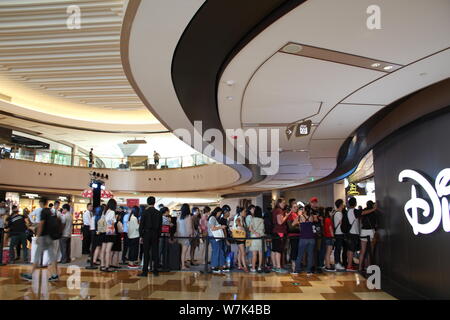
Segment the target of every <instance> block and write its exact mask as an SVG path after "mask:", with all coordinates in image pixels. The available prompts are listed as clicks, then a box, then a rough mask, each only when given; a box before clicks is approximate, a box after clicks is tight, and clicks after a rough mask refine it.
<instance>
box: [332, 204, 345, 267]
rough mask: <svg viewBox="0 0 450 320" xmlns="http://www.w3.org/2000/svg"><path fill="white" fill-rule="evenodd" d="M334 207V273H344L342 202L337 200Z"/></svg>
mask: <svg viewBox="0 0 450 320" xmlns="http://www.w3.org/2000/svg"><path fill="white" fill-rule="evenodd" d="M334 205H335V206H336V212H335V213H334V215H333V225H334V238H335V244H334V246H335V249H334V263H335V268H336V271H345V267H344V266H343V265H342V259H341V252H342V248H343V246H344V244H345V242H344V233H343V232H342V230H341V224H342V216H343V215H342V211H343V210H344V209H345V203H344V200H342V199H338V200H336V202H335V203H334Z"/></svg>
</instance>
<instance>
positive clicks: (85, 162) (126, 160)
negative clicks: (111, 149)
mask: <svg viewBox="0 0 450 320" xmlns="http://www.w3.org/2000/svg"><path fill="white" fill-rule="evenodd" d="M0 156H1V158H3V159H5V158H6V159H16V160H26V161H34V162H40V163H50V164H57V165H63V166H73V167H86V168H100V169H101V168H104V169H122V170H154V169H172V168H187V167H195V166H201V165H206V164H212V163H216V161H214V160H213V159H211V158H209V157H207V156H205V155H203V154H201V153H195V154H192V155H188V156H180V157H170V158H160V159H159V161H156V162H155V159H154V158H152V157H148V156H145V155H143V156H139V155H134V156H128V157H122V158H111V157H100V156H94V162H93V163H92V164H91V163H90V162H89V156H88V155H72V154H67V153H62V152H59V151H56V150H53V151H49V150H41V149H32V148H24V147H21V146H14V145H8V146H6V147H3V148H2V149H1V153H0Z"/></svg>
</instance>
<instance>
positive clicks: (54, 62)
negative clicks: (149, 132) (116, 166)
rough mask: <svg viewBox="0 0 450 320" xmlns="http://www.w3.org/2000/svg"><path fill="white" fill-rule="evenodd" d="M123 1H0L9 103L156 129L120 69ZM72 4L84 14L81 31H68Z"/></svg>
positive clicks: (1, 71)
mask: <svg viewBox="0 0 450 320" xmlns="http://www.w3.org/2000/svg"><path fill="white" fill-rule="evenodd" d="M127 2H128V1H125V0H84V1H67V0H53V1H29V0H14V1H0V81H1V82H2V85H3V86H2V88H0V90H2V92H4V91H5V92H8V94H10V95H11V97H12V103H13V104H16V105H20V106H25V107H26V108H29V109H33V110H35V111H38V112H42V113H43V114H51V115H52V116H59V117H63V118H69V119H78V120H85V121H93V120H94V118H100V117H102V118H104V119H109V120H110V121H114V123H121V122H120V119H122V120H125V119H126V121H124V122H123V123H142V122H144V123H157V120H156V119H155V118H154V117H153V116H152V115H151V114H150V113H149V112H148V109H147V108H146V107H145V106H144V104H143V103H142V102H141V100H140V98H139V97H138V96H137V95H136V94H135V92H134V90H133V89H132V87H131V85H130V84H129V83H128V81H127V78H126V76H125V74H124V71H123V68H122V60H121V55H120V36H121V28H122V22H123V14H124V10H125V9H126V5H127ZM69 5H77V6H78V7H79V9H80V11H81V18H80V23H81V25H80V28H78V29H76V28H72V29H70V28H68V26H67V22H68V21H69V20H68V17H69V14H68V13H67V8H68V6H69ZM118 84H119V85H120V89H119V88H117V85H118ZM96 86H97V88H96ZM99 86H100V88H98V87H99ZM68 89H70V90H68ZM92 102H94V103H92ZM121 102H122V103H121ZM117 103H120V105H117ZM127 104H129V105H127ZM105 110H108V111H109V112H107V113H105ZM124 113H126V116H127V118H124V117H123V114H124ZM101 114H103V116H100V115H101ZM119 114H121V115H122V116H121V117H120V116H119ZM144 118H147V119H146V120H143V119H144ZM113 119H114V120H113Z"/></svg>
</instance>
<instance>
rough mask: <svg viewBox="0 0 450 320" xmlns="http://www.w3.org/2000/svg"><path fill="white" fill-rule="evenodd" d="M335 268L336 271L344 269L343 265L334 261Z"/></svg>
mask: <svg viewBox="0 0 450 320" xmlns="http://www.w3.org/2000/svg"><path fill="white" fill-rule="evenodd" d="M335 269H336V271H345V268H344V266H343V265H342V264H340V263H336V265H335Z"/></svg>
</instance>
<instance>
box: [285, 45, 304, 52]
mask: <svg viewBox="0 0 450 320" xmlns="http://www.w3.org/2000/svg"><path fill="white" fill-rule="evenodd" d="M302 49H303V48H302V46H301V45H299V44H295V43H290V44H288V45H286V46H284V48H283V51H284V52H286V53H299V52H300V51H302Z"/></svg>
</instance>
